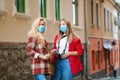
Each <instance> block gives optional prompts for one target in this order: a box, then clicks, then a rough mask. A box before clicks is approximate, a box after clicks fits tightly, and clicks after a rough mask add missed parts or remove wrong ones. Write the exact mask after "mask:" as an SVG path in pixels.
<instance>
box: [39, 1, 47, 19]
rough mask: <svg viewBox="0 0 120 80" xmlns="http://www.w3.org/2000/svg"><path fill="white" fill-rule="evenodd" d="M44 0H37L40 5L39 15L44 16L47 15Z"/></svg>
mask: <svg viewBox="0 0 120 80" xmlns="http://www.w3.org/2000/svg"><path fill="white" fill-rule="evenodd" d="M46 4H47V3H46V0H39V5H40V16H41V17H44V18H46V17H47V6H46Z"/></svg>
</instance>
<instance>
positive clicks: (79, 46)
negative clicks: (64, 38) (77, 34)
mask: <svg viewBox="0 0 120 80" xmlns="http://www.w3.org/2000/svg"><path fill="white" fill-rule="evenodd" d="M74 45H75V49H76V51H77V53H78V55H82V53H83V49H82V44H81V40H80V39H79V38H77V39H75V40H74Z"/></svg>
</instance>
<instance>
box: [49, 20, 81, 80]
mask: <svg viewBox="0 0 120 80" xmlns="http://www.w3.org/2000/svg"><path fill="white" fill-rule="evenodd" d="M53 51H54V52H55V53H56V54H55V55H53V56H52V58H51V61H52V62H54V75H53V76H52V80H72V75H75V74H77V73H79V72H80V71H81V70H82V65H81V62H80V55H81V54H82V45H81V41H80V38H79V37H78V36H76V35H75V34H74V33H73V31H72V28H71V25H70V22H68V21H66V20H64V19H62V20H60V22H59V33H58V34H57V35H56V36H55V39H54V48H53Z"/></svg>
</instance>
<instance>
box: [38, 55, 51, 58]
mask: <svg viewBox="0 0 120 80" xmlns="http://www.w3.org/2000/svg"><path fill="white" fill-rule="evenodd" d="M39 58H41V59H49V58H50V54H46V55H39Z"/></svg>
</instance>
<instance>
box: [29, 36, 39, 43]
mask: <svg viewBox="0 0 120 80" xmlns="http://www.w3.org/2000/svg"><path fill="white" fill-rule="evenodd" d="M36 40H37V39H36V37H33V36H31V37H29V38H28V42H34V41H36Z"/></svg>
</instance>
